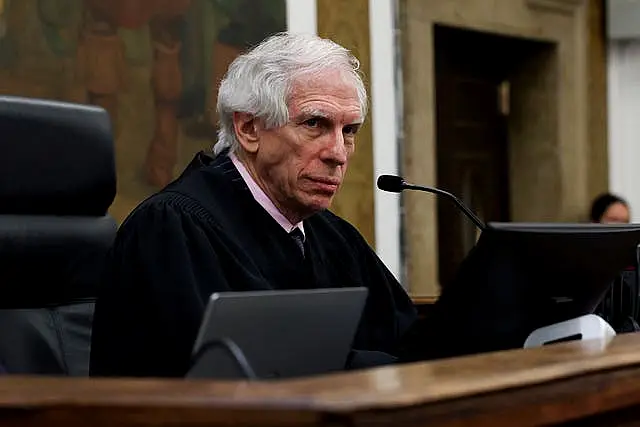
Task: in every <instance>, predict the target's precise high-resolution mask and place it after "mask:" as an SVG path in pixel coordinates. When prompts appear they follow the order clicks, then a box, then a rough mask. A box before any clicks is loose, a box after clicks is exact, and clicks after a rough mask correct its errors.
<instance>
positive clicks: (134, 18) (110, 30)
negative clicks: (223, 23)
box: [78, 0, 191, 187]
mask: <svg viewBox="0 0 640 427" xmlns="http://www.w3.org/2000/svg"><path fill="white" fill-rule="evenodd" d="M190 1H191V0H85V6H86V12H85V20H84V25H83V29H82V33H81V36H80V43H79V45H78V64H79V66H80V69H81V70H82V73H81V75H82V76H83V78H84V82H85V85H86V89H87V95H88V98H89V99H88V101H89V102H90V103H92V104H97V105H100V106H102V107H104V108H105V109H106V110H107V111H109V113H110V114H111V117H112V120H114V123H115V122H116V118H117V105H118V92H119V91H120V90H121V89H123V88H124V87H125V86H126V73H127V70H126V62H125V52H124V44H123V42H122V40H121V39H120V38H119V37H118V33H117V30H118V28H127V29H137V28H140V27H142V26H144V25H147V24H148V25H149V29H150V34H151V40H152V46H153V50H154V52H153V67H152V72H151V85H152V89H153V96H154V103H155V110H156V111H155V112H156V116H155V117H156V118H155V132H154V135H153V138H152V139H151V142H150V143H149V147H148V150H147V157H146V160H145V174H146V178H147V180H148V182H149V183H150V184H152V185H155V186H157V187H163V186H164V185H166V184H168V183H169V181H171V179H172V178H173V168H174V166H175V164H176V160H177V152H178V130H179V129H178V106H179V102H180V96H181V95H182V74H181V73H182V71H181V67H180V49H181V40H180V28H181V19H182V16H183V14H184V12H185V11H186V10H187V8H188V7H189V4H190ZM116 128H117V124H116Z"/></svg>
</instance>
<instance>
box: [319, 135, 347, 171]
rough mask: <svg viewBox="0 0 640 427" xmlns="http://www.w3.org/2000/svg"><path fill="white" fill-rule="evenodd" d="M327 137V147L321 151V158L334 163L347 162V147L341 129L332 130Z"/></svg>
mask: <svg viewBox="0 0 640 427" xmlns="http://www.w3.org/2000/svg"><path fill="white" fill-rule="evenodd" d="M327 138H328V141H327V147H326V149H325V150H324V151H323V160H325V161H328V162H331V163H334V164H336V165H343V164H345V163H347V147H346V146H345V143H344V134H343V133H342V129H340V130H337V131H336V132H333V133H332V134H331V135H329V136H328V137H327Z"/></svg>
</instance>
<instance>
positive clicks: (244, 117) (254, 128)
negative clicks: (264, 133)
mask: <svg viewBox="0 0 640 427" xmlns="http://www.w3.org/2000/svg"><path fill="white" fill-rule="evenodd" d="M258 126H259V123H258V119H256V118H255V117H254V116H253V115H251V114H248V113H241V112H235V113H233V128H234V129H235V132H236V138H238V141H239V142H240V145H242V148H243V149H244V150H245V151H246V152H247V153H255V152H256V151H258V146H259V145H260V144H259V143H260V137H259V128H258Z"/></svg>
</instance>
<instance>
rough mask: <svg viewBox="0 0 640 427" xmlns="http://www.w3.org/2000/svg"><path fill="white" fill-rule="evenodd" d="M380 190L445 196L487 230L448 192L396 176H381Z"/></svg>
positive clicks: (476, 223) (483, 224) (480, 221)
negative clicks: (415, 191)
mask: <svg viewBox="0 0 640 427" xmlns="http://www.w3.org/2000/svg"><path fill="white" fill-rule="evenodd" d="M378 188H379V189H380V190H382V191H389V192H391V193H401V192H402V190H418V191H426V192H427V193H433V194H437V195H439V196H444V197H446V198H447V199H449V200H451V201H453V203H455V204H456V206H458V208H460V209H461V210H462V212H463V213H464V214H465V215H466V216H467V218H469V219H470V220H471V221H472V222H473V223H474V224H475V225H476V227H478V228H479V229H480V230H484V229H486V228H487V225H486V224H485V223H484V222H483V221H482V220H481V219H480V218H478V216H477V215H476V214H474V213H473V211H472V210H471V209H469V208H468V207H467V206H466V205H465V204H464V203H462V201H461V200H460V199H458V198H457V197H456V196H454V195H453V194H451V193H449V192H448V191H444V190H440V189H439V188H434V187H425V186H422V185H415V184H409V183H408V182H406V181H405V180H404V179H403V178H402V177H400V176H395V175H380V176H379V177H378Z"/></svg>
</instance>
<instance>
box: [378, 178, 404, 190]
mask: <svg viewBox="0 0 640 427" xmlns="http://www.w3.org/2000/svg"><path fill="white" fill-rule="evenodd" d="M378 188H379V189H380V190H383V191H390V192H392V193H400V192H401V191H402V190H403V189H404V179H402V177H399V176H395V175H380V176H379V177H378Z"/></svg>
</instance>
